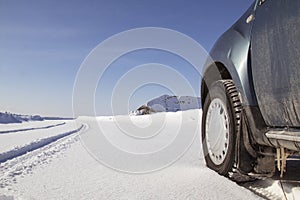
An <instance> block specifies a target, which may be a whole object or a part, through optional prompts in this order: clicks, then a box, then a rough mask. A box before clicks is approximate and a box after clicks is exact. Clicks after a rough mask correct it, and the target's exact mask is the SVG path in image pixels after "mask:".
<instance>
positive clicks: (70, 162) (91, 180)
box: [0, 112, 259, 199]
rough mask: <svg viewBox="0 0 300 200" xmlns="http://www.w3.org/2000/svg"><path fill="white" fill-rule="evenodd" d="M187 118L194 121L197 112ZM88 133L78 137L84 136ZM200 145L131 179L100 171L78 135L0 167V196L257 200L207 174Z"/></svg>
mask: <svg viewBox="0 0 300 200" xmlns="http://www.w3.org/2000/svg"><path fill="white" fill-rule="evenodd" d="M177 114H178V113H177ZM191 114H193V115H195V114H196V115H198V114H199V112H191ZM172 115H175V116H176V113H173V114H170V116H169V117H166V120H168V119H169V120H173V119H174V118H173V117H172ZM191 117H192V118H195V117H196V116H191ZM176 118H178V116H176ZM138 119H139V118H138V117H137V120H138ZM98 120H102V121H104V122H106V123H104V124H106V125H107V126H110V124H109V123H108V122H109V121H111V122H110V123H113V121H114V120H111V118H109V117H101V118H98ZM86 121H87V120H85V122H86ZM195 122H196V121H195ZM171 124H172V123H171ZM87 126H88V127H91V126H92V124H87ZM89 130H90V129H86V130H81V131H80V132H79V133H80V134H82V135H88V134H89ZM199 141H200V140H199V137H198V136H197V138H195V140H194V142H193V144H192V146H191V147H190V148H189V150H188V151H187V152H186V153H185V154H184V156H183V157H181V158H180V159H179V160H177V161H176V162H175V163H174V164H172V165H171V166H169V167H166V168H164V169H161V170H158V171H154V172H149V173H144V174H134V173H124V172H119V171H116V170H113V169H111V168H109V167H106V166H104V165H103V164H101V163H100V162H98V161H97V160H96V159H95V158H94V157H93V156H91V154H90V153H88V151H87V150H86V148H85V147H84V145H83V144H82V141H81V140H80V137H79V136H78V134H72V135H69V136H67V137H64V138H62V139H60V140H57V141H56V142H54V143H51V144H49V145H47V146H44V147H42V148H40V149H36V150H34V151H32V152H30V153H27V154H25V155H23V156H19V157H16V158H14V159H11V160H9V161H7V162H4V163H1V165H0V172H1V173H0V181H1V182H0V194H1V195H2V197H3V198H10V197H14V198H15V199H243V198H245V197H247V199H257V198H259V197H258V196H256V195H255V194H254V193H252V192H250V191H249V190H247V189H245V188H243V187H241V186H239V185H237V184H236V183H234V182H232V181H230V180H228V179H226V178H224V177H221V176H219V175H218V174H216V173H215V172H213V171H211V170H209V169H207V168H206V167H205V164H204V159H203V155H202V153H201V148H200V147H201V146H200V142H199ZM0 197H1V196H0ZM2 197H1V198H2Z"/></svg>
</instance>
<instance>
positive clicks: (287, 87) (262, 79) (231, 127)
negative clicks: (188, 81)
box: [201, 0, 300, 181]
mask: <svg viewBox="0 0 300 200" xmlns="http://www.w3.org/2000/svg"><path fill="white" fill-rule="evenodd" d="M210 57H211V58H210V59H208V61H207V62H206V65H205V67H204V71H203V77H202V82H201V101H202V108H203V117H202V144H203V151H204V153H205V160H206V164H207V166H208V167H209V168H211V169H213V170H215V171H217V172H218V173H219V174H221V175H224V176H228V177H230V178H232V179H234V180H236V181H244V180H249V179H251V177H256V176H272V175H273V174H274V172H275V170H276V168H277V169H278V171H280V172H281V176H283V174H284V172H285V170H287V169H286V160H287V158H288V157H289V156H291V155H295V154H298V153H299V152H300V1H299V0H257V1H255V2H254V3H253V4H252V5H251V7H250V8H249V9H248V10H247V11H246V12H245V14H244V15H243V16H242V17H241V18H240V19H239V20H238V21H237V22H236V23H235V24H234V25H233V26H232V27H231V28H230V29H229V30H227V31H226V32H225V33H224V34H223V35H222V36H221V37H220V38H219V39H218V40H217V42H216V44H215V45H214V47H213V48H212V50H211V52H210Z"/></svg>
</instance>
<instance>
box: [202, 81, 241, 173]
mask: <svg viewBox="0 0 300 200" xmlns="http://www.w3.org/2000/svg"><path fill="white" fill-rule="evenodd" d="M240 115H241V103H240V100H239V96H238V92H237V90H236V87H235V85H234V83H233V82H232V80H220V81H216V82H215V83H213V84H212V86H211V87H210V88H209V94H208V95H207V97H206V99H205V102H204V107H203V117H202V143H203V151H204V155H205V161H206V165H207V166H208V167H209V168H211V169H213V170H215V171H217V172H218V173H219V174H222V175H225V176H227V175H228V173H229V172H230V171H232V169H233V165H234V161H235V144H236V137H237V133H238V131H239V128H240V127H239V126H240Z"/></svg>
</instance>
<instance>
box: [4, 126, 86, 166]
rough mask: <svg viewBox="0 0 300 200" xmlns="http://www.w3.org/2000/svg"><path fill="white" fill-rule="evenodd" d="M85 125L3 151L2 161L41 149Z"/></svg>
mask: <svg viewBox="0 0 300 200" xmlns="http://www.w3.org/2000/svg"><path fill="white" fill-rule="evenodd" d="M84 126H85V125H81V126H80V127H79V128H77V129H75V130H72V131H68V132H65V133H61V134H58V135H55V136H52V137H48V138H43V139H40V140H36V141H33V142H31V143H29V144H27V145H25V146H22V147H18V148H15V149H12V150H10V151H7V152H4V153H1V154H0V163H3V162H6V161H7V160H10V159H13V158H16V157H18V156H21V155H24V154H26V153H27V152H30V151H33V150H36V149H39V148H41V147H43V146H46V145H48V144H50V143H52V142H55V141H57V140H59V139H61V138H63V137H66V136H68V135H71V134H73V133H76V132H78V131H80V130H81V129H83V127H84Z"/></svg>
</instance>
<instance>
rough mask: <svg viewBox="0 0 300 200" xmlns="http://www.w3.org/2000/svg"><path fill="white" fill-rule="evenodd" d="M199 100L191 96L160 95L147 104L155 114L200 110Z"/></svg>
mask: <svg viewBox="0 0 300 200" xmlns="http://www.w3.org/2000/svg"><path fill="white" fill-rule="evenodd" d="M200 105H201V103H200V98H199V97H191V96H169V95H162V96H160V97H158V98H155V99H153V100H151V101H149V102H148V103H147V106H149V107H150V108H152V109H153V110H155V111H156V112H165V111H167V112H176V111H184V110H190V109H199V108H200Z"/></svg>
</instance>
